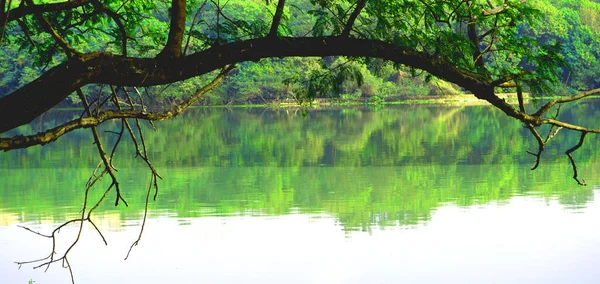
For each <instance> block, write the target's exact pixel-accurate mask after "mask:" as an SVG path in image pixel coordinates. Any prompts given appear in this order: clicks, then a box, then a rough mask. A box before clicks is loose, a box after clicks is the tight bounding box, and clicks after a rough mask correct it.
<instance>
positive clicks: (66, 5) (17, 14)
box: [6, 0, 91, 22]
mask: <svg viewBox="0 0 600 284" xmlns="http://www.w3.org/2000/svg"><path fill="white" fill-rule="evenodd" d="M90 2H91V1H90V0H70V1H64V2H58V3H47V4H34V5H27V6H23V5H20V6H19V7H17V8H14V9H12V10H9V11H8V12H7V14H8V15H7V18H6V22H11V21H15V20H17V19H20V18H22V17H25V16H27V15H32V14H37V13H40V14H41V13H47V12H58V11H65V10H72V9H75V8H78V7H81V6H83V5H86V4H88V3H90Z"/></svg>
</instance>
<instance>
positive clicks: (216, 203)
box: [0, 104, 600, 283]
mask: <svg viewBox="0 0 600 284" xmlns="http://www.w3.org/2000/svg"><path fill="white" fill-rule="evenodd" d="M596 112H597V110H596V106H595V105H593V104H586V105H577V106H576V107H573V108H571V109H563V114H564V115H565V116H567V117H572V118H575V117H587V118H590V119H591V118H592V117H597V116H594V115H595V114H596ZM77 115H79V113H72V112H59V113H58V116H59V117H58V118H56V119H60V120H65V119H69V118H70V117H74V116H77ZM48 121H54V119H53V118H49V117H45V118H44V120H42V121H37V122H34V123H33V124H32V125H31V126H26V127H23V128H21V129H18V130H16V131H15V133H27V132H28V131H35V130H36V129H38V128H40V127H44V125H45V123H47V122H48ZM584 124H585V123H584ZM112 126H114V125H112ZM104 127H111V125H106V126H104ZM88 132H89V131H85V130H83V131H76V132H73V133H71V134H69V135H67V136H66V137H64V138H62V139H61V140H60V141H59V142H58V143H53V144H50V145H47V146H45V147H34V148H31V149H25V150H19V151H12V152H8V153H3V154H1V155H0V196H2V198H1V199H0V236H2V238H1V240H0V251H2V252H3V253H2V254H0V263H3V264H2V266H0V275H2V276H4V275H8V276H7V277H8V279H9V281H8V283H26V281H27V280H28V279H26V278H27V277H29V278H33V279H34V280H35V279H44V280H45V279H63V278H65V277H68V275H67V274H65V273H63V272H61V271H60V270H53V269H51V270H50V271H51V272H50V274H49V275H50V276H47V275H45V276H41V275H40V274H36V273H37V272H29V271H28V272H26V273H25V274H20V273H19V274H17V273H16V272H15V269H16V268H15V267H13V266H10V267H9V266H8V265H6V266H5V264H4V263H10V262H13V261H16V260H23V259H28V258H31V259H33V258H38V257H40V256H41V255H40V251H46V250H47V249H48V247H47V246H48V244H47V243H43V242H40V240H39V239H37V238H36V237H35V236H31V234H30V233H28V232H25V231H24V230H22V229H19V228H17V227H16V224H28V225H32V226H34V228H36V229H40V230H45V231H46V232H47V231H49V230H51V229H52V228H53V226H55V224H56V223H58V222H61V221H64V220H67V219H70V218H76V217H77V214H78V212H79V210H80V206H81V203H82V198H83V192H82V190H83V189H84V184H85V182H86V181H87V179H88V177H89V175H90V174H91V173H92V171H93V167H94V166H95V165H96V164H97V162H98V160H97V157H96V156H95V155H94V145H93V144H92V139H91V137H90V136H89V133H88ZM104 135H105V139H108V140H110V139H114V137H111V134H109V133H104ZM147 135H148V136H147V139H146V143H147V144H148V146H149V149H150V150H151V151H152V153H151V154H150V156H151V157H152V159H153V161H154V164H155V166H156V167H157V169H158V170H159V172H160V173H161V175H162V176H164V177H165V180H163V181H161V182H160V192H159V196H158V199H157V201H156V202H152V203H151V205H150V206H151V211H150V221H149V222H150V223H149V225H148V227H147V231H146V232H145V236H144V238H143V239H142V244H143V245H141V247H138V248H136V249H135V250H134V258H133V259H131V260H128V261H127V262H124V263H123V262H120V261H118V262H115V261H114V260H115V259H118V260H120V259H122V258H123V256H124V253H125V252H126V251H127V250H128V249H129V245H130V244H131V242H130V241H133V240H134V239H135V238H136V237H137V236H136V234H137V233H138V230H139V225H140V222H141V218H142V214H143V202H144V200H145V193H146V190H147V182H148V180H149V173H148V172H147V170H146V169H144V167H143V166H144V165H143V162H142V161H141V160H135V159H131V157H132V156H133V154H134V153H135V152H134V151H133V148H132V147H133V146H132V145H130V143H129V144H123V145H122V149H121V150H120V151H121V152H120V153H117V155H118V156H117V157H120V158H119V159H118V160H117V161H116V162H115V165H116V166H117V167H118V168H119V172H118V174H119V178H120V181H121V184H122V187H123V190H124V195H125V198H126V199H127V200H128V202H129V204H130V207H124V206H120V207H116V208H115V207H114V206H112V204H110V203H111V202H107V203H106V204H104V205H103V206H102V207H100V208H99V209H98V211H96V213H95V214H94V216H95V218H96V219H95V223H96V224H98V225H99V226H100V227H101V228H102V230H103V231H104V232H105V233H106V235H107V238H108V240H109V244H110V246H109V247H108V248H105V247H103V246H102V245H101V243H100V240H99V238H98V237H97V235H95V232H93V231H92V230H88V231H86V232H85V233H86V234H85V235H86V237H85V238H84V242H83V243H81V244H79V245H78V247H79V248H81V249H80V250H77V252H76V254H77V256H74V257H73V258H72V259H71V262H72V263H82V264H81V265H77V264H75V269H76V275H77V277H78V280H79V281H81V282H80V283H106V282H109V281H112V282H124V281H123V279H121V278H119V277H121V276H120V275H126V277H127V279H128V280H127V281H125V282H134V283H135V282H149V283H165V282H168V283H170V282H178V281H179V282H184V283H187V282H190V281H191V280H194V279H199V280H202V281H204V282H207V283H239V282H243V283H247V282H265V283H282V282H284V283H290V282H291V283H364V282H368V283H392V282H393V283H397V282H409V283H414V282H429V283H439V282H455V283H466V282H470V283H482V282H490V281H493V282H511V283H514V282H520V283H532V282H539V283H550V282H554V281H556V282H562V283H564V282H576V283H584V282H591V281H589V280H591V279H595V278H594V277H596V276H600V275H597V274H598V273H597V272H595V271H596V269H595V268H593V267H591V264H592V263H595V261H594V259H598V256H600V250H599V249H597V248H598V247H600V246H598V245H599V244H598V242H600V232H599V231H598V230H597V229H596V228H600V226H598V225H600V224H599V222H600V221H599V220H600V218H597V216H600V215H598V213H599V210H600V208H599V207H600V205H598V203H597V202H595V197H596V196H595V194H596V189H597V188H598V187H599V185H600V182H599V181H600V172H599V167H598V166H597V165H598V162H599V161H600V152H598V151H597V149H598V146H600V145H598V142H597V139H589V140H588V141H587V142H586V144H585V145H584V147H583V148H582V149H580V150H579V151H578V152H577V153H576V154H575V157H576V159H577V160H578V161H579V168H580V176H582V177H584V178H585V179H586V180H588V182H589V184H590V186H587V187H579V186H577V185H576V183H575V182H574V181H573V180H572V179H570V176H571V172H570V168H569V164H568V161H567V159H566V158H565V157H564V155H563V154H562V152H564V150H565V149H568V148H570V147H571V146H572V145H574V143H576V140H577V137H576V135H575V136H573V135H572V136H568V135H567V136H560V137H558V138H557V139H556V141H555V142H556V143H555V144H553V145H552V146H551V147H549V148H548V150H547V152H546V153H545V154H544V158H543V161H542V162H543V163H542V165H541V167H540V168H539V169H538V170H536V171H534V172H531V171H530V170H529V168H530V167H531V166H532V164H533V157H531V156H529V155H527V154H525V153H526V151H527V150H530V149H535V146H536V145H535V144H534V143H535V141H533V139H531V138H530V137H529V136H527V132H526V130H524V129H523V128H522V127H521V126H520V125H518V124H517V123H515V122H514V121H513V120H511V119H509V118H506V117H505V116H504V115H503V114H501V113H498V112H496V111H494V110H493V109H491V108H488V107H466V108H457V107H386V108H384V109H380V110H371V109H362V108H355V109H325V110H311V111H309V112H308V114H307V115H306V116H302V115H301V114H300V113H295V112H293V111H290V110H282V109H275V110H271V109H233V110H226V109H198V110H194V111H192V112H190V113H187V114H185V115H184V116H182V117H180V118H178V119H175V120H172V121H167V122H164V123H160V124H159V125H158V130H157V131H156V132H152V131H148V132H147ZM102 183H103V184H100V185H98V187H97V188H98V189H97V190H95V191H93V192H92V193H91V198H92V199H94V198H96V199H97V198H99V196H100V195H101V194H102V193H103V190H102V188H104V187H105V186H107V185H108V183H109V181H108V180H103V181H102ZM64 231H65V234H67V233H68V232H69V229H65V230H64ZM70 232H72V231H70ZM362 232H368V233H362ZM90 255H94V256H95V257H94V261H97V262H94V261H92V262H90V259H89V256H90ZM565 259H568V260H569V261H568V262H566V261H565ZM98 266H102V267H103V269H105V271H111V273H107V274H106V275H98V274H97V273H95V272H96V270H95V269H96V268H97V267H98ZM55 271H59V272H58V273H57V272H55ZM112 272H114V273H112ZM199 275H200V276H199ZM290 275H294V277H291V278H290ZM54 277H56V278H54ZM138 280H139V281H138ZM61 281H62V280H60V281H59V280H57V283H62V282H64V281H62V282H61ZM65 281H68V278H67V280H65ZM40 282H44V283H45V282H46V281H40Z"/></svg>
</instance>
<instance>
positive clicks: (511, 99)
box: [53, 93, 600, 110]
mask: <svg viewBox="0 0 600 284" xmlns="http://www.w3.org/2000/svg"><path fill="white" fill-rule="evenodd" d="M498 97H500V98H502V99H504V100H506V102H507V103H509V104H511V105H516V104H518V99H517V94H516V93H502V94H498ZM372 98H374V97H372ZM377 98H380V97H377ZM557 98H561V96H551V97H530V96H529V94H528V93H524V96H523V100H524V103H525V104H528V103H531V102H532V101H540V100H552V99H557ZM598 98H600V95H599V96H590V97H587V98H585V100H589V99H598ZM358 105H371V106H379V105H381V106H384V105H442V106H483V105H490V104H489V103H488V102H487V101H485V100H481V99H478V98H477V97H475V96H474V95H471V94H461V95H450V96H420V97H416V96H401V97H393V98H391V99H390V100H387V101H386V100H384V99H383V98H380V99H371V100H370V99H363V100H348V101H342V100H340V99H330V98H316V99H314V100H313V101H312V102H310V103H304V104H298V102H297V101H295V100H293V99H287V100H283V101H271V102H269V101H265V102H264V103H241V104H220V105H192V106H190V108H253V107H280V108H296V107H315V108H317V107H321V106H323V107H338V106H358ZM53 109H55V110H84V108H83V107H81V106H77V105H74V106H58V107H54V108H53Z"/></svg>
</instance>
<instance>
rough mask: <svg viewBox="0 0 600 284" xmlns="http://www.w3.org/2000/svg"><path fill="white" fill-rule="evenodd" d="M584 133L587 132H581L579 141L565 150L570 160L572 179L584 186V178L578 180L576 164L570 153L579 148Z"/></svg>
mask: <svg viewBox="0 0 600 284" xmlns="http://www.w3.org/2000/svg"><path fill="white" fill-rule="evenodd" d="M586 134H587V132H581V136H580V137H579V143H577V145H575V146H573V148H571V149H569V150H567V151H566V152H565V154H567V156H568V157H569V160H570V161H571V166H572V167H573V179H574V180H576V181H577V183H578V184H579V185H581V186H586V185H587V183H586V182H585V180H584V179H582V180H579V179H578V178H577V165H576V164H575V159H574V158H573V155H571V153H573V152H575V151H576V150H577V149H579V148H580V147H581V145H583V140H584V139H585V135H586Z"/></svg>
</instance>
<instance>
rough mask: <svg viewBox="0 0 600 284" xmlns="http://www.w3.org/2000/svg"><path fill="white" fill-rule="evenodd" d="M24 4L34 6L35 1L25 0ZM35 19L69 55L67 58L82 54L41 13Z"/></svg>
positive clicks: (36, 14)
mask: <svg viewBox="0 0 600 284" xmlns="http://www.w3.org/2000/svg"><path fill="white" fill-rule="evenodd" d="M24 3H27V5H28V6H34V4H33V0H25V2H24ZM35 17H36V19H37V20H38V22H39V23H40V25H41V26H42V28H43V29H44V31H45V32H46V33H48V34H50V36H52V38H53V39H54V41H55V42H56V43H57V44H58V45H59V46H60V47H61V48H62V49H63V51H64V52H65V54H67V57H71V56H73V55H76V54H80V52H78V51H77V50H75V49H74V48H73V47H71V46H70V45H69V44H68V43H67V41H66V40H65V39H63V38H62V37H61V36H60V35H59V34H58V32H57V31H56V30H55V29H54V28H53V27H52V25H50V23H49V22H48V20H46V18H45V17H44V15H42V14H41V13H35Z"/></svg>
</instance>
